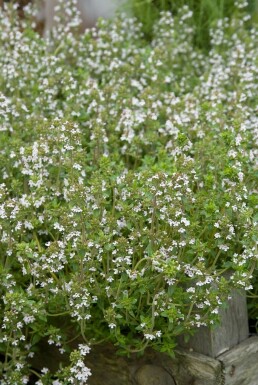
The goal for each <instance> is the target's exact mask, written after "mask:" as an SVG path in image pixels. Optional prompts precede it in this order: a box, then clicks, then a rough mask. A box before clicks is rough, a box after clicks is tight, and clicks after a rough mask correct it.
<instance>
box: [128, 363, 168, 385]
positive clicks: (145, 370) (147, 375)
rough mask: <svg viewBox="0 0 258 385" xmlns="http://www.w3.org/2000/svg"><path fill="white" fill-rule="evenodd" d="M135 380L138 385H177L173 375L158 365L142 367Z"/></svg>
mask: <svg viewBox="0 0 258 385" xmlns="http://www.w3.org/2000/svg"><path fill="white" fill-rule="evenodd" d="M135 380H136V382H137V385H175V381H174V380H173V378H172V377H171V375H170V374H169V373H168V372H167V371H166V370H165V369H163V368H162V367H161V366H157V365H143V366H141V367H140V368H139V369H138V370H137V372H136V374H135Z"/></svg>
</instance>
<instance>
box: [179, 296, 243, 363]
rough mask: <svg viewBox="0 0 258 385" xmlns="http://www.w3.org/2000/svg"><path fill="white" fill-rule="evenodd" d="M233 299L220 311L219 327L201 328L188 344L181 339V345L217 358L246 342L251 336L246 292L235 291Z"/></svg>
mask: <svg viewBox="0 0 258 385" xmlns="http://www.w3.org/2000/svg"><path fill="white" fill-rule="evenodd" d="M231 297H232V298H231V300H229V301H228V304H227V307H226V308H225V309H220V317H221V322H220V325H219V326H217V327H216V328H214V329H210V328H208V327H200V328H199V329H197V332H196V334H195V335H194V336H193V337H191V338H190V339H189V341H188V342H185V341H184V338H183V337H180V338H179V339H178V343H179V345H180V346H181V347H183V348H185V349H189V350H193V351H195V352H197V353H201V354H204V355H207V356H210V357H213V358H215V357H217V356H218V355H220V354H222V353H223V352H224V351H227V350H229V349H231V348H232V347H234V346H236V345H237V344H239V343H240V342H242V341H244V340H245V339H246V338H247V337H248V334H249V330H248V315H247V306H246V296H245V292H244V291H241V292H240V291H238V290H233V291H232V294H231Z"/></svg>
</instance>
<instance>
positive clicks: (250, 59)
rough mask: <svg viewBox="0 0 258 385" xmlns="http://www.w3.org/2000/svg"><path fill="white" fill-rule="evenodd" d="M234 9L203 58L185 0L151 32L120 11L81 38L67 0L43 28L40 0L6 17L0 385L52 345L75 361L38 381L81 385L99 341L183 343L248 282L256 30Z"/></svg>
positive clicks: (168, 346)
mask: <svg viewBox="0 0 258 385" xmlns="http://www.w3.org/2000/svg"><path fill="white" fill-rule="evenodd" d="M60 7H61V5H60ZM235 7H236V10H237V12H236V15H238V17H237V18H232V19H221V20H219V21H218V23H217V25H216V26H215V27H214V29H213V30H212V31H211V45H212V47H211V49H210V51H209V53H208V54H204V53H203V51H200V50H199V49H198V47H197V46H196V45H195V44H194V36H195V31H194V23H193V21H192V12H191V11H190V10H189V8H187V7H183V8H181V9H180V10H178V12H177V13H176V15H173V14H171V13H169V12H163V13H161V14H160V17H159V19H158V20H157V22H156V24H155V25H154V26H153V39H152V40H151V42H150V43H146V40H145V39H144V37H143V32H142V26H141V24H139V22H138V21H137V20H136V19H134V18H127V17H125V16H118V17H117V18H116V19H115V20H113V21H112V22H111V21H103V20H102V21H101V20H100V22H99V25H98V27H97V28H94V29H91V30H87V31H85V33H84V34H83V35H79V34H78V33H77V27H78V25H79V19H78V17H77V13H76V10H75V9H73V6H72V3H71V7H66V10H67V13H64V14H62V15H63V16H61V13H60V23H59V24H58V26H57V27H56V29H55V30H53V32H52V34H51V37H50V38H49V39H47V40H44V39H43V38H41V37H40V36H39V35H38V34H37V33H36V32H34V30H33V28H34V14H35V10H34V8H33V7H32V6H30V5H28V6H27V7H25V8H24V14H25V16H26V17H25V19H24V20H22V21H21V20H19V19H18V17H17V14H16V10H15V6H13V5H9V6H6V8H5V10H4V11H0V170H1V172H0V240H1V244H0V250H1V254H0V257H1V265H0V275H1V279H0V293H1V297H0V298H1V299H0V301H1V302H0V318H1V329H0V352H1V354H2V357H3V360H2V362H1V363H0V377H1V384H2V385H21V384H28V383H29V380H30V375H31V373H32V372H33V369H32V367H31V362H32V359H33V355H34V354H35V353H36V352H37V351H38V349H39V344H40V342H41V341H42V340H44V341H47V342H48V344H49V345H52V346H56V347H57V348H58V349H59V351H60V353H61V354H64V355H65V354H67V353H69V354H70V364H68V365H67V366H64V365H63V366H62V362H60V369H59V370H58V371H56V372H55V373H52V372H51V371H50V370H48V368H42V371H41V373H34V374H36V375H37V376H38V380H37V382H36V384H37V385H49V384H51V385H67V384H86V383H87V380H88V378H89V376H90V375H91V373H90V370H89V369H88V367H87V354H88V353H90V349H91V347H92V346H94V344H97V343H101V342H111V343H112V344H114V345H115V346H116V347H117V350H118V352H119V353H121V354H122V353H124V354H130V353H131V352H139V353H141V352H144V350H145V348H146V347H152V348H154V349H156V350H158V351H161V352H166V353H168V354H171V355H172V354H173V351H174V348H175V346H176V343H175V339H176V337H177V336H179V335H182V334H188V333H191V332H192V330H194V329H195V328H196V327H197V328H198V327H200V326H202V325H206V326H209V327H212V326H213V325H216V324H217V322H218V321H219V319H218V318H219V317H218V312H219V308H220V306H223V304H224V303H225V301H226V300H227V299H228V297H229V295H230V292H231V290H232V289H233V288H241V289H243V288H244V289H246V290H251V289H252V283H251V278H252V277H253V276H254V277H255V274H256V268H257V233H255V231H256V230H255V224H256V221H257V214H256V216H255V208H256V207H257V195H256V193H257V192H256V190H255V185H256V182H257V173H256V167H255V164H256V156H257V124H258V117H257V96H258V93H257V84H258V83H257V79H258V76H257V75H258V47H257V44H256V42H257V39H258V29H257V28H256V27H252V28H250V27H248V28H247V27H246V24H248V22H249V18H250V16H249V14H248V13H246V12H245V8H243V2H242V1H237V2H235ZM71 13H72V14H74V17H73V18H72V21H69V20H70V14H71ZM256 284H257V283H256V281H255V280H254V282H253V285H254V286H255V285H256ZM71 341H73V345H74V344H75V343H77V348H72V345H71Z"/></svg>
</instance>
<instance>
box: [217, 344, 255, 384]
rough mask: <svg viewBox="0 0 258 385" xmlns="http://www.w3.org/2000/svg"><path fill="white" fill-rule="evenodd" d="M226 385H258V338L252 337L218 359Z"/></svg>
mask: <svg viewBox="0 0 258 385" xmlns="http://www.w3.org/2000/svg"><path fill="white" fill-rule="evenodd" d="M218 360H220V361H221V362H222V364H223V366H224V374H225V384H226V385H258V337H251V338H248V339H247V340H245V341H244V342H242V343H241V344H239V345H238V346H236V347H235V348H233V349H231V350H229V351H228V352H226V353H224V354H222V355H221V356H219V357H218Z"/></svg>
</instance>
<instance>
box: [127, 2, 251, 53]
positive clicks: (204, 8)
mask: <svg viewBox="0 0 258 385" xmlns="http://www.w3.org/2000/svg"><path fill="white" fill-rule="evenodd" d="M129 4H130V5H131V7H132V11H133V14H134V15H135V16H136V17H137V18H138V19H139V20H140V21H141V23H142V24H143V30H144V33H145V37H146V38H147V39H148V40H151V38H152V26H153V23H154V22H155V21H156V20H157V18H158V17H159V13H160V12H161V11H171V12H172V13H173V14H177V12H178V9H180V8H181V7H182V6H185V5H187V6H188V7H189V8H190V9H191V10H192V11H193V20H194V27H195V44H196V45H197V46H199V47H200V48H204V49H209V47H210V34H209V31H210V28H211V27H212V26H213V25H214V24H215V23H216V21H217V20H219V19H221V18H224V17H228V18H231V17H232V16H233V14H234V13H235V12H237V11H238V10H237V9H236V7H235V0H129ZM248 12H249V13H250V15H251V22H257V21H258V0H248Z"/></svg>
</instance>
